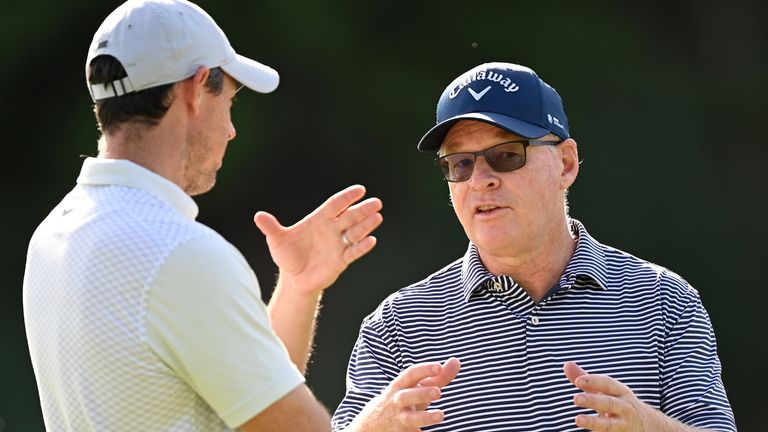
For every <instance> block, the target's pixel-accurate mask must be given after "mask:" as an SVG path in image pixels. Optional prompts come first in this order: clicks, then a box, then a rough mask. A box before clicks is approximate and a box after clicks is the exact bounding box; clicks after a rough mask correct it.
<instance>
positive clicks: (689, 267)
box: [0, 0, 768, 431]
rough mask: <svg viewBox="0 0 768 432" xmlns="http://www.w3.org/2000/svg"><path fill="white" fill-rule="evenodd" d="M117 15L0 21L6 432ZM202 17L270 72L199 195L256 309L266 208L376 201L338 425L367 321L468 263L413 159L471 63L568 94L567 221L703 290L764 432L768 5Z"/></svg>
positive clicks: (338, 313)
mask: <svg viewBox="0 0 768 432" xmlns="http://www.w3.org/2000/svg"><path fill="white" fill-rule="evenodd" d="M119 3H120V2H116V1H103V0H102V1H96V0H72V1H68V2H54V1H53V0H43V1H42V2H8V3H6V4H4V6H3V11H2V15H0V41H2V42H1V43H2V45H1V49H2V51H1V52H0V54H1V57H0V58H2V62H3V63H2V68H0V82H2V84H3V90H2V99H1V100H2V103H1V104H0V110H2V111H1V112H0V122H2V131H3V132H4V133H5V134H6V137H5V139H4V141H5V145H4V146H5V147H4V148H5V151H4V154H5V156H4V159H5V163H4V169H3V170H2V174H0V175H2V176H3V181H2V183H1V185H2V186H0V187H2V195H3V208H4V209H5V210H4V211H2V213H1V215H0V217H2V227H3V229H2V245H3V252H2V258H3V259H2V260H0V276H2V280H4V281H6V282H5V286H4V287H3V288H2V291H0V379H1V380H2V381H1V382H2V389H1V390H0V431H36V430H42V429H43V424H42V419H41V414H40V408H39V403H38V399H37V391H36V387H35V382H34V376H33V373H32V368H31V365H30V361H29V356H28V353H27V348H26V341H25V336H24V325H23V317H22V307H21V285H22V276H23V269H24V259H25V251H26V244H27V241H28V239H29V236H30V235H31V233H32V231H33V230H34V228H35V226H36V225H37V224H38V223H39V222H40V221H41V220H42V219H43V218H44V217H45V215H46V214H47V212H48V211H49V210H50V209H51V208H52V206H53V205H54V204H55V203H56V202H58V200H59V199H60V198H61V197H62V196H63V195H64V194H65V193H66V192H67V191H69V190H70V189H71V187H72V186H73V185H74V181H75V178H76V176H77V173H78V172H79V168H80V164H81V159H80V158H79V157H78V156H79V155H80V154H95V152H96V139H97V138H98V132H97V129H96V123H95V120H94V119H93V115H92V113H91V110H90V99H89V96H88V92H87V91H86V88H85V86H84V77H83V67H84V65H83V63H84V61H85V55H86V50H87V47H88V44H89V43H90V40H91V36H92V34H93V32H94V31H95V30H96V28H97V27H98V25H99V24H100V23H101V21H102V20H103V19H104V18H105V17H106V15H107V14H108V13H109V12H110V11H111V10H112V9H113V8H114V7H116V6H117V5H118V4H119ZM200 4H201V5H202V6H203V7H204V8H205V9H206V10H208V12H209V13H210V14H211V15H212V16H213V17H214V18H215V19H216V20H217V22H218V23H219V24H220V25H221V26H222V27H223V28H224V30H225V32H226V33H227V35H228V36H229V39H230V41H231V42H232V44H233V46H234V47H235V48H236V49H237V50H238V51H239V52H241V53H242V54H244V55H247V56H252V57H254V58H256V59H258V60H260V61H263V62H264V63H266V64H269V65H271V66H273V67H275V68H276V69H277V70H278V71H280V73H281V77H282V80H281V85H280V87H279V89H278V90H277V91H276V92H275V93H273V94H270V95H257V94H255V93H241V96H239V102H238V104H237V105H236V107H235V110H234V114H233V116H234V122H235V125H236V127H237V131H238V136H237V139H236V140H235V141H234V142H233V143H232V144H231V145H230V148H229V152H228V155H227V157H226V158H225V163H224V168H223V170H222V171H221V172H220V175H219V180H218V183H217V185H216V187H215V188H214V189H213V191H211V192H209V193H208V194H206V195H203V196H201V197H199V198H198V199H197V202H198V204H199V205H200V208H201V212H200V217H199V220H200V221H202V222H203V223H206V224H208V225H210V226H211V227H213V228H214V229H216V230H218V231H219V232H221V233H222V234H223V235H224V236H225V237H226V238H227V239H229V240H230V241H231V242H232V243H234V244H235V245H236V246H237V247H238V248H240V250H241V251H242V252H243V253H244V254H245V256H246V258H247V259H248V260H249V262H250V263H251V265H252V266H253V267H254V269H255V271H256V274H257V275H258V277H259V279H260V281H261V284H262V290H263V293H264V297H265V299H266V298H268V296H269V294H270V292H271V287H272V284H273V282H274V274H275V270H276V269H275V266H274V264H273V263H272V261H271V260H270V258H269V254H268V250H267V249H266V245H265V242H264V239H263V237H262V236H261V234H260V233H259V232H258V230H257V229H256V228H255V227H254V226H253V224H252V215H253V214H254V213H255V212H256V211H257V210H262V209H263V210H268V211H271V212H273V213H274V214H275V215H277V216H278V218H279V219H280V220H281V221H282V222H283V223H284V224H288V223H294V222H295V221H297V220H298V219H300V218H301V217H303V216H304V215H305V214H306V213H308V212H310V211H311V210H313V209H314V208H315V207H316V206H317V205H319V204H320V203H321V202H322V201H323V200H324V199H325V198H326V197H327V196H329V195H330V194H332V193H334V192H335V191H337V190H339V189H341V188H343V187H345V186H347V185H349V184H352V183H361V184H364V185H366V186H367V187H368V190H369V194H370V195H373V196H378V197H380V198H381V199H383V201H384V211H383V214H384V218H385V221H384V225H383V226H382V227H381V228H380V229H379V230H378V231H377V237H378V238H379V245H378V246H377V248H376V249H375V250H374V251H373V252H372V253H371V254H370V255H369V256H367V257H365V258H363V259H362V260H361V261H359V262H358V263H356V264H354V265H353V266H352V267H351V268H350V269H349V270H348V271H347V272H346V273H345V274H344V275H342V277H341V278H340V279H339V280H338V282H337V283H336V285H335V286H334V287H332V288H331V289H330V290H329V291H328V292H327V294H326V296H325V299H324V307H323V309H322V312H321V317H320V322H319V331H318V336H317V340H316V342H317V349H316V351H315V354H314V356H313V361H312V364H311V366H310V373H309V377H308V381H309V384H310V386H311V387H312V388H313V389H314V391H315V392H316V394H317V395H318V397H319V398H320V400H322V401H323V402H324V403H325V404H326V405H327V406H328V407H329V409H330V410H331V411H332V410H333V409H334V408H335V406H336V405H337V404H338V402H339V401H340V400H341V397H342V395H343V392H344V375H345V369H346V362H347V358H348V355H349V352H350V350H351V348H352V345H353V343H354V341H355V338H356V335H357V330H358V326H359V324H360V321H361V319H362V318H363V317H364V316H365V315H367V314H368V313H369V312H370V311H372V310H373V309H374V308H375V307H376V305H377V304H378V303H379V302H380V301H381V300H382V299H383V298H384V297H386V296H387V295H388V294H389V293H391V292H393V291H394V290H396V289H398V288H400V287H402V286H404V285H407V284H409V283H411V282H414V281H417V280H419V279H421V278H422V277H424V276H426V275H428V274H430V273H432V272H433V271H435V270H436V269H438V268H440V267H442V266H443V265H445V264H447V263H448V262H449V261H451V260H453V259H455V258H457V257H459V256H460V255H461V254H462V253H463V252H464V250H465V248H466V242H467V240H466V238H465V236H464V234H463V231H462V230H461V227H460V225H459V224H458V222H457V221H456V218H455V215H454V214H453V211H452V209H451V208H450V207H449V205H448V192H447V188H446V185H445V184H444V182H443V181H442V180H441V177H440V175H439V173H438V172H437V170H436V168H434V166H433V164H432V156H431V155H427V154H422V153H419V152H417V151H416V149H415V146H416V143H417V141H418V139H419V138H420V137H421V135H422V134H423V133H424V132H425V131H426V130H427V129H428V128H429V127H430V126H431V125H432V124H433V122H434V112H435V103H436V101H437V98H438V96H439V95H440V92H441V91H442V90H443V88H444V87H445V86H446V85H447V84H448V82H450V81H451V80H452V79H453V78H454V77H456V76H457V75H458V74H460V73H462V72H464V71H465V70H467V69H469V68H471V67H473V66H475V65H477V64H479V63H482V62H486V61H511V62H516V63H521V64H524V65H527V66H530V67H532V68H534V69H535V70H536V71H537V72H538V73H539V75H540V76H542V77H543V78H544V79H545V80H546V81H547V82H548V83H549V84H551V85H552V86H554V87H555V88H556V89H557V90H558V91H559V92H560V94H561V95H562V96H563V99H564V102H565V108H566V112H567V114H568V117H569V120H570V124H571V133H572V135H573V137H574V138H575V139H576V140H577V141H578V143H579V150H580V155H581V157H582V159H583V163H582V166H581V172H580V175H579V178H578V180H577V181H576V184H575V185H574V187H573V188H572V189H571V194H570V202H571V214H572V216H574V217H576V218H578V219H580V220H581V221H582V222H584V223H585V224H586V226H587V228H588V229H589V230H590V232H591V234H592V235H594V236H595V237H597V238H598V239H599V240H601V241H602V242H604V243H607V244H610V245H612V246H615V247H619V248H621V249H624V250H626V251H628V252H630V253H633V254H635V255H638V256H641V257H643V258H646V259H648V260H651V261H654V262H656V263H658V264H661V265H663V266H666V267H669V268H671V269H673V270H674V271H676V272H677V273H679V274H681V275H682V276H683V277H685V278H686V279H687V280H688V281H689V282H690V283H691V284H692V285H693V286H694V287H696V288H697V289H698V290H699V292H700V293H701V296H702V298H703V301H704V304H705V306H706V307H707V309H708V310H709V313H710V316H711V318H712V321H713V323H714V326H715V331H716V335H717V338H718V344H719V353H720V358H721V360H722V363H723V368H724V372H723V379H724V381H725V384H726V388H727V390H728V393H729V397H730V400H731V403H732V406H733V408H734V411H735V414H736V419H737V423H738V426H739V429H740V430H742V431H762V430H766V426H765V424H766V420H768V415H766V413H765V400H766V398H765V393H764V390H765V388H767V387H768V379H766V374H765V369H766V366H768V362H767V361H766V358H768V350H767V349H766V336H765V330H766V327H768V326H766V320H765V316H764V315H763V313H764V309H765V305H766V303H768V295H766V283H765V277H764V276H763V272H764V271H765V267H766V265H767V264H768V253H766V249H765V245H766V242H767V241H768V229H766V220H768V205H767V204H766V199H765V198H764V197H763V195H761V194H762V193H764V191H765V188H766V186H768V182H767V181H766V170H765V168H764V165H765V163H766V161H767V160H768V157H767V156H768V150H767V147H766V139H765V137H764V136H763V135H764V132H763V131H764V129H765V124H766V120H768V119H767V117H768V109H766V100H768V90H767V88H768V86H767V85H768V46H767V45H768V31H767V30H766V27H765V25H764V23H765V19H766V17H768V7H766V4H767V2H764V1H762V2H758V1H754V2H745V1H739V0H735V1H727V2H726V1H711V0H705V1H692V0H689V1H660V0H653V1H637V0H632V1H624V2H607V1H606V2H597V1H570V2H568V1H546V2H544V1H525V2H523V1H440V2H438V1H433V0H424V1H409V2H404V1H399V0H390V1H363V2H360V1H350V0H341V1H335V2H314V1H310V0H282V1H279V2H278V1H271V2H246V1H227V0H218V1H213V0H208V1H201V2H200ZM62 307H66V305H62ZM761 341H762V342H761ZM137 415H140V413H137Z"/></svg>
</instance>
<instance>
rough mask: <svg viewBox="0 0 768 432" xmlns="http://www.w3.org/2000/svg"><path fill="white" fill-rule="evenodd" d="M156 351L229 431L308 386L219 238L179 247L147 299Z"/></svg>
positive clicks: (253, 284) (239, 260) (239, 263)
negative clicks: (294, 390)
mask: <svg viewBox="0 0 768 432" xmlns="http://www.w3.org/2000/svg"><path fill="white" fill-rule="evenodd" d="M147 329H148V330H147V332H148V338H149V343H150V346H151V348H152V349H153V350H154V351H155V352H156V353H157V355H158V356H159V357H160V358H161V359H162V360H163V361H164V362H165V363H166V364H167V365H168V366H169V368H170V369H171V370H172V371H173V372H174V373H175V374H177V375H178V376H179V377H180V378H181V379H182V380H184V381H185V382H186V383H187V384H188V385H189V386H190V387H192V389H193V390H194V391H195V392H196V393H197V394H198V395H199V396H200V397H202V398H203V399H204V400H205V401H206V402H207V403H208V404H209V405H210V406H211V408H213V410H214V411H215V412H216V413H217V414H218V415H219V417H221V418H222V420H224V422H225V423H226V424H227V426H229V427H233V428H234V427H237V426H239V425H241V424H243V423H245V422H246V421H248V420H249V419H250V418H252V417H253V416H255V415H256V414H258V413H259V412H261V411H263V410H264V409H265V408H267V407H268V406H270V405H271V404H273V403H274V402H276V401H277V400H279V399H281V398H282V397H284V396H285V395H286V394H287V393H289V392H290V391H291V390H293V389H294V388H296V387H297V386H299V385H300V384H302V383H303V382H304V378H303V376H302V374H301V373H300V372H299V371H298V369H297V368H296V366H295V365H294V364H293V363H292V362H291V360H290V358H289V356H288V352H287V350H286V349H285V346H284V345H283V344H282V343H281V341H280V340H279V339H278V337H277V335H276V334H275V333H274V331H273V330H272V327H271V326H270V322H269V317H268V315H267V310H266V306H265V305H264V302H263V301H262V299H261V294H260V291H259V285H258V282H257V280H256V276H255V275H254V273H253V271H252V270H251V268H250V267H249V266H248V264H247V262H246V261H245V259H244V258H243V256H242V255H241V254H240V253H239V252H238V251H237V249H235V247H234V246H232V245H231V244H229V243H228V242H227V241H226V240H224V239H223V238H221V237H220V236H218V235H217V234H215V233H211V234H208V235H203V236H200V237H197V238H195V239H192V240H190V241H188V242H186V243H184V244H182V245H180V246H179V247H177V248H176V249H175V250H174V251H173V252H172V253H171V254H170V256H168V258H167V259H166V262H165V263H164V264H163V265H162V266H161V267H160V270H159V271H158V274H157V275H156V277H155V278H154V281H153V282H152V283H151V288H150V291H149V297H148V316H147Z"/></svg>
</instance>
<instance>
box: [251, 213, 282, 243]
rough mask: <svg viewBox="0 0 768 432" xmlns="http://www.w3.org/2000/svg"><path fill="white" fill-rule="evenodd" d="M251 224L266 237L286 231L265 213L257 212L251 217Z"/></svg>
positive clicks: (272, 217)
mask: <svg viewBox="0 0 768 432" xmlns="http://www.w3.org/2000/svg"><path fill="white" fill-rule="evenodd" d="M253 223H255V224H256V227H258V228H259V231H261V232H262V234H264V235H265V236H267V237H272V236H277V235H280V234H281V233H282V232H283V231H285V229H286V228H285V227H284V226H282V225H281V224H280V222H278V220H277V218H275V217H274V216H272V215H271V214H270V213H267V212H265V211H260V212H257V213H256V214H255V215H254V216H253Z"/></svg>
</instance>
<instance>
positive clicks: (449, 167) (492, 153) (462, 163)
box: [435, 140, 563, 182]
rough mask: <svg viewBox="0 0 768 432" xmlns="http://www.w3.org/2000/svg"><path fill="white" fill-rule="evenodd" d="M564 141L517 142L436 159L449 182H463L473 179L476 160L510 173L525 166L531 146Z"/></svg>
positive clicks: (496, 169)
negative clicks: (528, 149) (479, 157)
mask: <svg viewBox="0 0 768 432" xmlns="http://www.w3.org/2000/svg"><path fill="white" fill-rule="evenodd" d="M561 142H563V141H562V140H516V141H507V142H503V143H501V144H496V145H495V146H493V147H489V148H487V149H485V150H481V151H476V152H462V153H451V154H447V155H445V156H440V157H439V158H437V159H435V163H437V166H438V167H440V170H441V171H442V172H443V176H445V179H446V180H448V181H449V182H463V181H466V180H469V178H470V177H472V171H474V169H475V160H476V159H477V158H478V156H483V157H484V158H485V161H486V162H488V165H490V167H491V168H493V170H494V171H498V172H508V171H514V170H516V169H520V168H522V167H523V165H525V155H526V151H525V149H526V148H527V147H528V146H529V145H557V144H560V143H561Z"/></svg>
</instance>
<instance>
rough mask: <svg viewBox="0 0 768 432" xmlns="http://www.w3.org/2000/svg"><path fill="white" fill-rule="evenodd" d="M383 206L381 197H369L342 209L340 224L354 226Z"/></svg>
mask: <svg viewBox="0 0 768 432" xmlns="http://www.w3.org/2000/svg"><path fill="white" fill-rule="evenodd" d="M383 207H384V204H383V203H382V202H381V200H380V199H378V198H368V199H367V200H365V201H362V202H359V203H357V204H355V205H353V206H351V207H349V208H347V209H346V210H344V211H342V212H341V214H340V215H339V218H338V219H339V222H340V225H341V226H342V227H349V226H352V225H354V224H355V223H357V222H360V221H361V220H363V219H365V218H366V217H368V216H370V215H371V214H374V213H376V212H379V211H381V209H382V208H383Z"/></svg>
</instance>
